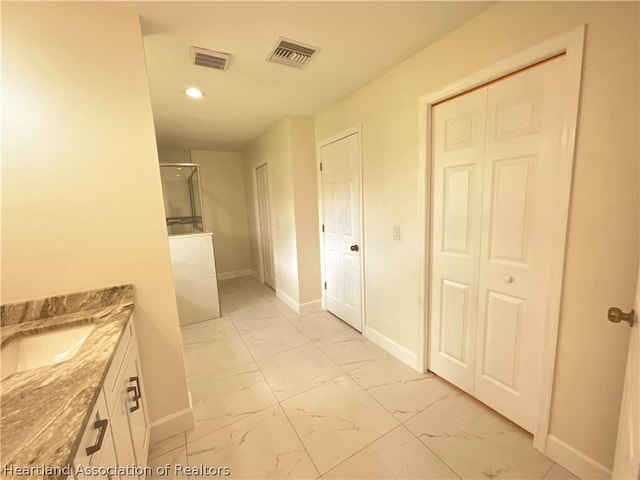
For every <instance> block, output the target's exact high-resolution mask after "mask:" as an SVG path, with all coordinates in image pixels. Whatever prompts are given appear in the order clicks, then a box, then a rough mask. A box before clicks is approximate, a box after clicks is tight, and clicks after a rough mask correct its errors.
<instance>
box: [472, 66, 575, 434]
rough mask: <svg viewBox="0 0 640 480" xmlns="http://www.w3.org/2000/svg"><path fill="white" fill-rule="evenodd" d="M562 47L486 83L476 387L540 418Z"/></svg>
mask: <svg viewBox="0 0 640 480" xmlns="http://www.w3.org/2000/svg"><path fill="white" fill-rule="evenodd" d="M565 67H566V59H565V57H564V56H563V57H558V58H556V59H554V60H551V61H548V62H546V63H543V64H541V65H538V66H536V67H534V68H531V69H529V70H526V71H524V72H521V73H519V74H517V75H514V76H512V77H509V78H506V79H504V80H502V81H500V82H497V83H495V84H492V85H490V86H489V87H488V88H487V136H486V140H485V154H484V186H483V197H484V198H483V202H482V211H483V217H482V235H481V253H480V283H479V290H478V331H477V343H476V349H477V357H476V359H477V363H476V384H475V396H476V397H477V398H478V399H479V400H481V401H482V402H484V403H486V404H487V405H489V406H490V407H492V408H494V409H495V410H497V411H498V412H500V413H501V414H503V415H504V416H506V417H507V418H509V419H511V420H512V421H514V422H515V423H517V424H518V425H520V426H521V427H523V428H524V429H526V430H528V431H530V432H533V431H534V429H535V427H536V422H537V419H538V402H539V392H540V379H541V375H542V371H541V367H542V365H541V360H540V359H541V358H542V356H543V334H544V324H545V319H546V314H547V293H548V290H547V289H548V278H549V270H550V255H551V239H552V235H553V234H554V231H553V230H552V228H551V225H552V224H553V223H554V222H552V221H551V219H552V218H553V217H554V195H553V194H552V193H551V192H554V191H556V190H557V188H555V185H556V180H557V178H558V176H559V171H560V166H561V164H560V161H559V158H560V153H561V142H562V120H563V115H562V113H563V92H564V89H563V81H562V79H563V78H565V77H566V75H565V74H564V69H565Z"/></svg>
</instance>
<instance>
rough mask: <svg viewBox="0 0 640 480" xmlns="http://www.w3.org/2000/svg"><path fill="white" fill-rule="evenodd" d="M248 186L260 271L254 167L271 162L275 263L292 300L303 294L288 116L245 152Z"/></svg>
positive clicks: (254, 248) (255, 258) (256, 264)
mask: <svg viewBox="0 0 640 480" xmlns="http://www.w3.org/2000/svg"><path fill="white" fill-rule="evenodd" d="M243 155H244V164H245V186H246V191H247V205H248V206H249V209H250V210H251V211H250V213H249V225H250V228H251V230H250V239H251V244H252V246H251V264H252V268H253V269H254V270H255V271H256V272H259V271H260V264H259V258H260V257H259V254H258V248H260V247H259V245H258V240H257V239H258V236H257V230H256V226H255V222H256V212H255V198H254V197H255V195H254V190H253V175H254V173H253V172H252V169H253V168H255V166H257V165H258V164H263V163H268V164H269V169H268V172H269V194H270V199H271V213H272V215H271V225H272V231H273V232H272V233H273V261H274V262H273V263H274V269H275V274H276V288H277V290H280V291H281V292H282V293H284V294H285V295H287V296H288V297H289V298H291V299H292V300H293V301H295V302H298V301H299V298H300V294H299V283H298V261H297V256H298V252H297V245H296V229H295V210H294V204H293V173H292V169H293V163H292V158H291V119H290V118H285V119H283V120H281V121H280V122H279V123H278V124H276V125H275V126H274V127H273V128H271V129H270V130H269V131H268V132H267V133H265V134H264V135H263V136H262V137H260V138H259V139H258V140H257V141H256V142H254V143H253V144H252V145H250V146H249V148H248V149H247V150H245V151H244V152H243Z"/></svg>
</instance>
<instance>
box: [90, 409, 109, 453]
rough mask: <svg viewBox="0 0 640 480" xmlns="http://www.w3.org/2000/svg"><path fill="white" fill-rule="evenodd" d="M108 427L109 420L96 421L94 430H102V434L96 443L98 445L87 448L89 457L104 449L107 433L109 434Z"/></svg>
mask: <svg viewBox="0 0 640 480" xmlns="http://www.w3.org/2000/svg"><path fill="white" fill-rule="evenodd" d="M107 425H109V420H107V419H106V418H104V419H102V420H96V422H95V423H94V424H93V428H94V429H95V430H100V434H99V435H98V441H97V442H96V444H95V445H91V446H90V447H87V449H86V452H87V455H93V454H94V453H96V452H97V451H99V450H100V449H101V448H102V442H103V441H104V435H105V433H107Z"/></svg>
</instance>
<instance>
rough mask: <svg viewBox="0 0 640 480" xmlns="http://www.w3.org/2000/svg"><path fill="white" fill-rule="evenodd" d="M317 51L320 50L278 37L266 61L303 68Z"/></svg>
mask: <svg viewBox="0 0 640 480" xmlns="http://www.w3.org/2000/svg"><path fill="white" fill-rule="evenodd" d="M319 51H320V49H319V48H317V47H312V46H311V45H306V44H304V43H300V42H296V41H295V40H288V39H286V38H282V37H280V40H279V41H278V44H277V45H276V46H275V48H274V49H273V50H272V51H271V54H270V55H269V58H268V60H269V61H270V62H276V63H284V64H285V65H290V66H292V67H296V68H304V67H306V66H307V64H308V63H309V61H310V60H311V57H313V56H314V55H315V54H316V53H318V52H319Z"/></svg>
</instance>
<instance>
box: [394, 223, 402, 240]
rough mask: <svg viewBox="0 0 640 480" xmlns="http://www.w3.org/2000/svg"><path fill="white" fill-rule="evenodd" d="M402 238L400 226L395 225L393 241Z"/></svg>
mask: <svg viewBox="0 0 640 480" xmlns="http://www.w3.org/2000/svg"><path fill="white" fill-rule="evenodd" d="M400 238H401V232H400V225H394V226H393V239H394V240H400Z"/></svg>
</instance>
